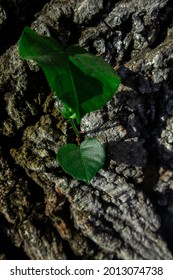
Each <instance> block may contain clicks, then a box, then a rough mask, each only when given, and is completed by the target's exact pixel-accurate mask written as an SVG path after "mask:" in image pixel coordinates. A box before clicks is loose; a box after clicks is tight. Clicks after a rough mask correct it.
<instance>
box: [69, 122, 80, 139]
mask: <svg viewBox="0 0 173 280" xmlns="http://www.w3.org/2000/svg"><path fill="white" fill-rule="evenodd" d="M69 121H70V124H71V126H72V128H73V130H74V132H75V134H76V136H77V137H78V136H79V134H80V133H79V131H78V129H77V127H76V124H75V122H74V120H73V119H69Z"/></svg>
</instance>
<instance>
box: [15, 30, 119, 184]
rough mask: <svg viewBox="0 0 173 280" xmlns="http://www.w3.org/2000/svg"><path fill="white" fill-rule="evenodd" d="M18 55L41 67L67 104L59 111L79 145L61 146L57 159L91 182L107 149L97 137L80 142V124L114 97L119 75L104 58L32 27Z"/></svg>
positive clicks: (87, 181) (59, 96)
mask: <svg viewBox="0 0 173 280" xmlns="http://www.w3.org/2000/svg"><path fill="white" fill-rule="evenodd" d="M19 54H20V57H21V58H22V59H25V60H29V59H32V60H34V61H35V62H37V64H38V65H39V66H40V67H41V68H42V70H43V71H44V73H45V76H46V78H47V81H48V83H49V86H50V88H51V90H52V91H53V92H54V93H55V95H56V96H57V97H58V98H59V99H60V100H61V102H62V104H63V106H64V110H61V111H60V113H61V114H62V115H63V117H64V118H67V119H69V121H70V123H71V126H72V128H73V129H74V132H75V134H76V136H77V139H78V145H75V144H67V145H64V146H63V147H61V148H60V149H59V150H58V152H57V156H56V158H57V161H58V162H59V164H60V165H61V167H62V168H63V169H64V170H65V172H67V173H68V174H70V175H72V176H73V177H74V178H76V179H79V180H83V181H85V182H86V183H88V184H89V183H90V181H91V179H92V178H93V177H94V176H95V174H96V173H97V172H98V171H99V170H100V169H101V168H102V167H103V164H104V161H105V151H104V148H103V146H102V145H101V143H100V142H99V141H98V140H97V139H96V138H87V139H85V140H84V141H83V142H82V143H81V144H80V141H79V138H80V133H79V131H78V129H77V125H80V122H81V118H82V117H83V116H84V115H85V114H87V113H89V112H92V111H95V110H98V109H100V108H102V107H103V106H104V105H105V104H106V103H107V102H108V101H109V100H110V99H111V98H112V96H113V95H114V93H115V92H116V90H117V88H118V86H119V84H120V78H119V76H118V75H117V74H116V73H115V71H114V70H113V69H112V68H111V66H110V65H109V64H108V63H107V62H105V61H104V60H103V59H102V58H100V57H97V56H94V55H92V54H91V53H89V52H87V51H86V50H85V49H83V48H81V47H79V46H77V45H72V46H69V47H67V48H64V47H63V46H62V45H61V44H60V43H59V42H58V41H56V40H54V39H52V38H50V37H44V36H41V35H38V34H36V33H35V32H34V31H33V30H31V29H30V28H29V27H25V29H24V31H23V33H22V35H21V37H20V40H19Z"/></svg>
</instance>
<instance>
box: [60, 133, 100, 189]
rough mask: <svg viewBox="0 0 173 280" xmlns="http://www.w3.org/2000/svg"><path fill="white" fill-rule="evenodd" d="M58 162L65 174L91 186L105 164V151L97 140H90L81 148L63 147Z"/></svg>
mask: <svg viewBox="0 0 173 280" xmlns="http://www.w3.org/2000/svg"><path fill="white" fill-rule="evenodd" d="M57 161H58V162H59V164H60V165H61V167H62V168H63V169H64V171H65V172H67V173H68V174H70V175H71V176H73V177H74V178H75V179H79V180H82V181H85V182H87V183H88V184H89V183H90V181H91V179H92V178H93V177H94V176H95V175H96V173H97V172H98V171H99V170H100V169H101V168H102V166H103V164H104V161H105V151H104V148H103V146H102V145H101V144H100V142H99V141H98V140H97V139H95V138H89V139H86V140H84V141H83V142H82V143H81V145H80V146H77V145H75V144H67V145H64V146H63V147H61V148H60V149H59V150H58V153H57Z"/></svg>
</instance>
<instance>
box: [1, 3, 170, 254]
mask: <svg viewBox="0 0 173 280" xmlns="http://www.w3.org/2000/svg"><path fill="white" fill-rule="evenodd" d="M9 2H11V3H13V2H15V1H9ZM20 2H21V3H22V1H20ZM2 3H3V2H2ZM23 3H25V1H23ZM7 10H8V9H7V8H6V6H5V5H3V4H2V6H0V26H1V25H2V30H3V28H4V30H5V28H6V24H7V22H8V20H9V21H10V18H8V11H7ZM19 11H20V9H19ZM25 12H26V13H27V10H25ZM172 12H173V7H172V5H171V1H168V0H152V1H151V0H150V1H149V0H143V1H142V0H141V1H134V0H129V1H125V0H124V1H123V0H122V1H101V0H100V1H94V0H78V1H72V0H69V1H65V0H61V1H60V0H59V1H58V0H56V1H55V0H52V1H47V4H46V5H45V6H44V7H43V9H41V8H40V11H39V13H37V14H36V18H35V20H34V21H32V23H31V26H32V28H33V29H34V30H35V31H37V32H38V33H39V34H43V35H47V36H53V37H54V38H55V39H60V40H61V41H62V42H63V43H64V44H66V45H69V44H74V43H76V44H79V45H80V46H82V47H84V48H86V49H87V50H89V51H90V52H92V53H94V54H97V55H101V56H102V57H103V58H105V59H106V60H107V61H108V62H109V63H110V64H111V65H112V67H114V68H115V70H117V71H118V73H119V75H120V76H121V78H122V83H121V86H120V87H119V89H118V92H117V93H116V94H115V96H114V97H113V98H112V100H110V102H109V103H108V104H107V105H106V106H105V107H104V108H103V109H101V110H99V111H97V112H93V113H90V114H88V115H86V116H85V117H84V118H83V119H82V124H81V130H83V131H85V132H86V133H87V137H88V136H91V137H97V139H99V140H100V142H101V143H103V144H104V145H105V148H106V151H107V159H106V163H105V165H104V167H103V169H102V170H101V171H100V172H99V173H98V174H97V175H96V176H95V177H94V179H93V180H92V181H91V184H90V185H86V184H85V183H82V182H79V181H77V180H75V179H73V178H71V177H70V176H69V175H67V174H66V173H65V172H64V171H63V170H62V169H61V167H60V166H58V163H57V162H56V159H55V156H56V152H57V150H58V148H59V147H60V146H62V145H63V144H64V143H67V142H69V139H70V137H71V138H72V139H73V138H74V134H73V132H72V130H71V128H70V125H69V123H68V121H66V120H64V119H63V118H62V117H61V116H60V114H59V113H58V112H57V110H56V103H57V100H56V99H55V97H54V95H53V93H51V92H50V89H49V87H48V85H47V82H46V80H45V78H44V75H43V73H42V72H41V70H40V69H39V68H38V66H36V64H35V63H33V62H31V61H30V62H27V63H26V62H23V61H22V60H21V59H20V58H19V54H18V46H17V42H16V44H12V45H11V47H10V48H8V49H6V52H4V53H3V54H2V56H1V57H0V109H1V117H0V145H1V147H0V236H1V235H2V237H3V238H4V239H5V240H6V242H7V243H8V244H7V246H11V251H12V250H16V251H15V252H16V254H18V252H19V250H20V254H22V253H23V257H24V258H30V259H77V258H80V259H172V252H173V244H172V242H171V239H172V237H173V231H172V224H173V214H172V213H173V210H172V207H173V206H172V205H173V199H172V198H173V193H172V186H173V183H172V182H173V179H172V178H173V172H172V168H173V163H172V162H173V161H172V157H173V148H172V147H173V146H172V142H173V136H172V135H173V126H172V118H173V106H172V104H173V103H172V95H173V82H172V81H173V80H172V76H173V70H172V53H173V45H172V40H173V21H172V17H171V14H172ZM19 13H20V12H19ZM25 23H26V21H25V20H24V21H23V27H24V26H25ZM4 44H5V43H4ZM70 135H72V136H70ZM1 247H2V248H1ZM1 247H0V257H1V258H11V257H13V256H12V255H10V253H9V252H7V249H6V248H5V247H4V246H2V244H1ZM16 248H18V249H16ZM11 251H10V252H11ZM21 252H22V253H21Z"/></svg>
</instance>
